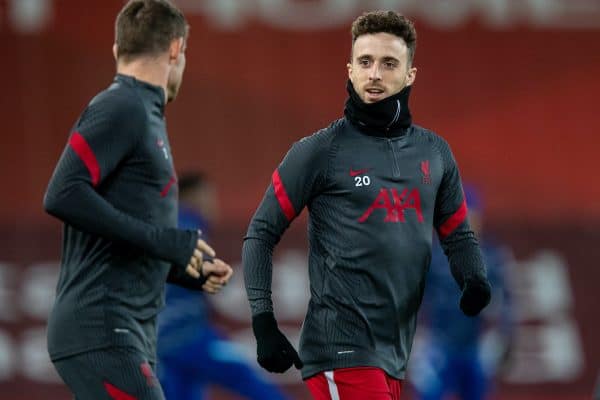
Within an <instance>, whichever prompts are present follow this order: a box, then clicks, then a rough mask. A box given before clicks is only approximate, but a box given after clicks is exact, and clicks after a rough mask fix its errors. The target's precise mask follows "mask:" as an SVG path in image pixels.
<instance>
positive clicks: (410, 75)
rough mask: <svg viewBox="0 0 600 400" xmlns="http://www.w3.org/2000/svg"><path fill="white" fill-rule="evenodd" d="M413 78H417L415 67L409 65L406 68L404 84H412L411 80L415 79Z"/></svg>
mask: <svg viewBox="0 0 600 400" xmlns="http://www.w3.org/2000/svg"><path fill="white" fill-rule="evenodd" d="M415 79H417V69H416V68H415V67H410V68H409V69H408V77H407V80H406V85H407V86H410V85H412V84H413V82H414V81H415Z"/></svg>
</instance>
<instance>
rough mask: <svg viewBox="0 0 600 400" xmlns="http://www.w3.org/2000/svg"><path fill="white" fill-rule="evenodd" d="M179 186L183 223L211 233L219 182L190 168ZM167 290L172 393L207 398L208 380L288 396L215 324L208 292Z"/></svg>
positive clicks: (165, 366)
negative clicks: (213, 181) (255, 367)
mask: <svg viewBox="0 0 600 400" xmlns="http://www.w3.org/2000/svg"><path fill="white" fill-rule="evenodd" d="M179 191H180V192H179V227H180V229H199V230H200V231H201V232H202V237H203V238H205V239H206V237H207V236H210V233H211V224H212V223H213V221H214V219H215V217H216V215H217V193H216V189H215V187H214V186H213V184H212V183H211V182H210V181H209V180H208V179H207V178H206V177H205V176H204V175H203V174H202V173H191V172H190V173H184V174H182V175H181V177H180V179H179ZM166 293H167V294H166V307H165V309H164V310H163V311H162V312H161V314H160V315H159V334H158V357H159V366H158V376H159V380H160V382H161V385H162V386H163V390H164V393H165V396H166V398H167V399H177V400H202V399H205V398H207V389H208V385H216V386H219V387H221V388H224V389H227V390H230V391H231V392H234V393H236V394H238V395H241V396H243V397H245V398H248V399H262V400H284V399H285V397H284V396H283V394H282V393H281V391H280V390H279V389H278V388H277V387H276V386H274V385H273V384H271V383H269V382H268V381H266V380H264V379H263V378H262V377H261V375H260V374H259V372H258V371H256V370H255V369H254V368H253V367H251V366H250V365H249V364H248V363H247V361H246V359H245V358H244V357H243V355H242V354H241V352H240V351H239V350H238V349H237V348H236V345H235V344H234V343H232V342H230V341H228V340H227V339H226V338H225V337H224V335H222V334H221V333H220V332H219V331H218V330H217V329H216V328H215V327H214V326H212V325H211V322H210V304H209V303H208V301H207V299H206V297H205V295H204V294H202V293H199V292H190V291H186V290H181V289H180V288H178V287H176V286H174V285H168V286H167V292H166Z"/></svg>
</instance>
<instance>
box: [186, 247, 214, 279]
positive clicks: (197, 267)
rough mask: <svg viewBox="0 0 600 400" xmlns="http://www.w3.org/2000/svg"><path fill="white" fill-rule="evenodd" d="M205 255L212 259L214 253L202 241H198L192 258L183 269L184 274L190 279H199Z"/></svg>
mask: <svg viewBox="0 0 600 400" xmlns="http://www.w3.org/2000/svg"><path fill="white" fill-rule="evenodd" d="M205 254H206V255H208V256H209V257H211V258H212V257H214V256H215V254H216V253H215V251H214V250H213V248H212V247H210V246H209V245H208V244H207V243H206V242H205V241H204V240H202V239H198V242H196V248H195V249H194V253H193V254H192V258H190V261H189V262H188V265H187V267H186V268H185V272H186V273H187V274H188V275H190V276H191V277H192V278H196V279H198V278H200V276H201V269H202V266H203V264H204V255H205Z"/></svg>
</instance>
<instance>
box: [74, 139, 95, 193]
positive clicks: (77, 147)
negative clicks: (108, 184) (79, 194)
mask: <svg viewBox="0 0 600 400" xmlns="http://www.w3.org/2000/svg"><path fill="white" fill-rule="evenodd" d="M69 145H70V146H71V148H72V149H73V151H74V152H75V154H77V155H78V156H79V158H80V159H81V161H83V163H84V164H85V166H86V168H87V169H88V171H89V173H90V177H91V178H92V185H93V186H94V187H96V186H97V185H98V183H99V182H100V165H99V164H98V160H97V159H96V155H95V154H94V152H93V151H92V148H91V147H90V145H89V144H88V142H86V140H85V138H84V137H83V136H81V134H80V133H79V132H73V134H72V135H71V138H70V139H69Z"/></svg>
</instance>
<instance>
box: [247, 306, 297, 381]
mask: <svg viewBox="0 0 600 400" xmlns="http://www.w3.org/2000/svg"><path fill="white" fill-rule="evenodd" d="M252 330H253V331H254V336H255V337H256V345H257V346H256V352H257V357H256V359H257V361H258V363H259V364H260V366H261V367H263V368H264V369H266V370H267V371H269V372H278V373H283V372H285V371H287V370H288V369H289V368H290V367H291V366H292V365H294V366H295V367H296V368H297V369H300V368H302V367H303V366H304V364H303V363H302V360H300V356H298V353H297V352H296V350H295V349H294V346H292V344H291V343H290V342H289V340H287V338H286V337H285V336H284V335H283V333H281V331H280V330H279V328H278V327H277V321H276V320H275V316H274V315H273V313H271V312H265V313H262V314H258V315H256V316H254V317H252Z"/></svg>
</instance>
